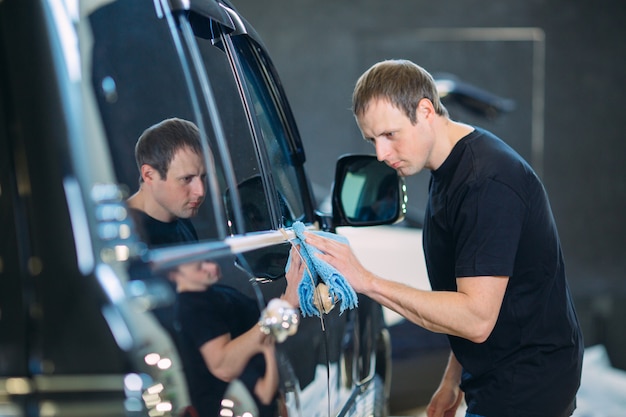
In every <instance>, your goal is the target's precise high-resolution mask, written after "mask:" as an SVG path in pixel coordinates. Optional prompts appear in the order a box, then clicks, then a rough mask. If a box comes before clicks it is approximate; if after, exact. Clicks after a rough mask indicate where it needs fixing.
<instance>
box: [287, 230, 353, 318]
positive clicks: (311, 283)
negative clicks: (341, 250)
mask: <svg viewBox="0 0 626 417" xmlns="http://www.w3.org/2000/svg"><path fill="white" fill-rule="evenodd" d="M293 231H294V232H295V234H296V238H295V239H294V242H293V243H294V244H296V245H300V254H301V255H302V258H303V259H304V262H305V263H306V268H305V269H304V275H303V277H302V279H301V280H300V285H299V286H298V297H299V299H300V310H301V311H302V315H303V316H304V317H306V316H313V315H315V316H318V317H320V316H321V313H320V312H319V311H318V309H317V308H316V307H315V304H314V303H313V300H314V297H315V282H317V280H316V277H317V276H319V277H320V278H321V279H322V281H323V282H324V284H326V285H327V286H328V292H329V294H330V295H331V296H332V297H333V300H335V301H341V307H340V310H339V312H340V314H341V313H343V312H344V311H345V310H346V309H347V308H354V307H356V306H357V305H358V298H357V295H356V292H354V290H353V289H352V287H351V286H350V284H348V281H346V279H345V278H344V277H343V275H341V274H340V273H339V272H338V271H337V270H336V269H335V268H333V267H332V266H330V265H329V264H328V263H326V262H324V261H322V260H321V259H319V258H318V257H317V256H315V254H316V253H319V252H320V251H319V250H318V249H317V248H315V247H313V246H311V245H309V244H307V243H305V241H304V239H305V238H304V231H305V226H304V223H302V222H300V221H297V222H295V223H294V224H293ZM311 233H314V234H316V235H320V236H322V237H327V238H331V239H334V240H337V241H339V242H341V243H346V244H347V243H348V239H346V238H345V237H344V236H340V235H337V234H334V233H328V232H320V231H312V232H311ZM290 264H291V256H290V257H289V260H288V261H287V265H286V266H285V272H286V271H287V270H288V269H289V265H290ZM309 271H310V273H311V274H313V277H311V276H310V275H309Z"/></svg>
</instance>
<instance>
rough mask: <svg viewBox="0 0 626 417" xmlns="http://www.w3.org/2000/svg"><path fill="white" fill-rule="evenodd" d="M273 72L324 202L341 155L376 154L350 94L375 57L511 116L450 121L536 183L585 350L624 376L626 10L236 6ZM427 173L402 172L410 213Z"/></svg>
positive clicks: (602, 5) (400, 2) (277, 2)
mask: <svg viewBox="0 0 626 417" xmlns="http://www.w3.org/2000/svg"><path fill="white" fill-rule="evenodd" d="M235 5H236V7H237V8H238V9H239V10H240V11H241V12H242V13H243V14H244V16H246V17H247V18H248V20H250V21H251V22H252V24H253V25H254V26H255V27H256V29H257V31H258V32H259V34H260V35H261V37H262V38H263V39H264V42H265V44H266V46H267V47H268V49H269V51H270V53H271V54H272V57H273V59H274V63H275V65H276V67H277V70H278V73H279V75H280V76H281V77H282V80H283V83H284V87H285V89H286V91H287V95H288V96H289V98H290V100H291V105H292V107H293V111H294V113H295V117H296V119H297V121H298V123H299V127H300V134H301V136H302V139H303V142H304V147H305V150H306V152H307V166H308V172H309V174H310V177H311V179H312V181H313V186H314V189H315V190H316V193H317V194H318V196H319V197H320V198H323V196H324V193H325V192H326V191H327V190H328V188H329V187H330V186H331V184H332V181H333V178H332V173H333V172H334V164H335V160H336V159H337V157H338V156H339V155H341V154H344V153H358V152H366V153H372V152H373V148H371V146H370V145H368V144H366V143H365V142H364V141H363V140H362V138H361V135H360V133H359V131H358V129H357V127H356V124H355V123H354V119H353V117H352V114H351V111H350V100H351V93H352V89H353V86H354V83H355V81H356V79H357V78H358V76H359V75H360V74H361V73H363V71H365V70H366V69H367V68H369V67H370V66H371V65H372V64H374V63H375V62H377V61H379V60H382V59H388V58H406V59H410V60H413V61H414V62H416V63H418V64H420V65H422V66H423V67H425V68H426V69H427V70H429V71H430V72H431V73H433V74H439V73H448V74H452V75H454V76H456V77H458V78H460V79H461V80H463V81H465V82H469V83H471V84H473V85H475V86H478V87H480V88H482V89H485V90H487V91H490V92H492V93H494V94H496V95H499V96H501V97H506V98H509V99H512V100H513V101H514V102H515V109H514V110H513V111H512V112H511V113H508V114H506V115H503V116H501V117H497V118H493V119H485V118H483V117H478V116H476V115H474V114H471V113H468V112H466V111H464V110H463V109H461V108H457V107H455V106H453V105H450V106H449V107H448V109H449V110H450V113H451V115H452V117H453V118H455V119H457V120H461V121H465V122H468V123H475V124H479V125H481V126H483V127H485V128H487V129H490V130H492V131H493V132H494V133H496V134H498V135H500V136H501V137H502V138H503V139H504V140H505V141H506V142H508V143H509V144H510V145H512V146H513V147H514V148H515V149H516V150H517V151H518V152H519V153H520V154H522V156H524V157H525V158H526V159H527V160H528V161H529V162H530V163H531V164H532V165H533V167H534V168H535V170H536V171H537V172H538V173H539V175H540V176H541V177H542V179H543V181H544V184H545V186H546V188H547V191H548V194H549V196H550V199H551V203H552V207H553V210H554V214H555V217H556V221H557V225H558V227H559V232H560V236H561V240H562V244H563V250H564V255H565V258H566V262H567V263H566V265H567V269H568V274H569V279H570V285H571V289H572V292H573V295H574V298H575V303H576V307H577V310H578V314H579V318H580V321H581V324H582V326H583V331H584V336H585V342H586V345H587V346H592V345H598V344H601V345H604V346H605V347H606V350H607V352H608V355H609V358H610V360H611V363H612V364H613V365H614V366H615V367H617V368H621V369H626V325H625V324H624V320H625V319H626V281H625V277H624V275H625V273H626V221H625V220H624V216H625V215H626V163H625V162H624V157H626V138H625V137H624V136H625V135H624V132H625V131H626V116H625V115H624V103H625V101H626V88H625V87H624V86H625V84H626V42H624V40H625V39H626V2H624V1H618V0H610V1H602V0H601V1H596V2H591V1H581V0H574V1H572V0H550V1H547V0H528V1H524V2H519V1H512V0H504V1H484V0H463V1H439V2H424V1H407V0H395V1H389V0H386V1H383V0H351V1H336V0H333V1H330V0H315V1H313V0H289V1H288V0H263V1H259V0H235ZM428 176H429V173H427V172H425V173H421V174H419V175H417V176H415V177H411V178H410V179H409V181H408V185H409V205H410V211H409V213H410V214H411V215H412V216H414V217H415V218H419V217H420V216H421V213H422V211H423V206H424V202H425V198H426V185H427V181H428Z"/></svg>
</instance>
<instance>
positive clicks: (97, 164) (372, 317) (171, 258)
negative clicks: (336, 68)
mask: <svg viewBox="0 0 626 417" xmlns="http://www.w3.org/2000/svg"><path fill="white" fill-rule="evenodd" d="M169 117H179V118H183V119H187V120H191V121H193V122H194V123H195V124H196V125H197V126H198V127H199V128H200V131H201V136H202V140H203V144H204V156H205V163H206V166H207V171H208V181H207V190H208V192H207V202H206V203H205V204H204V205H203V206H202V209H201V212H200V214H199V215H198V216H197V217H196V218H194V219H193V222H194V225H195V227H196V229H197V231H198V234H199V237H200V240H199V242H196V243H190V244H184V245H174V246H166V247H160V248H157V249H148V248H147V246H146V245H145V244H144V242H142V241H141V240H140V239H139V238H138V235H137V233H136V225H135V224H134V223H133V221H132V219H131V218H130V217H129V216H128V210H127V207H126V204H125V198H126V197H128V196H129V195H130V194H131V193H133V192H134V191H135V190H136V189H137V177H138V174H137V167H136V166H135V161H134V154H133V150H134V145H135V142H136V140H137V138H138V137H139V135H140V134H141V133H142V131H143V130H144V129H146V128H147V127H148V126H150V125H152V124H154V123H156V122H158V121H160V120H163V119H165V118H169ZM304 164H305V155H304V150H303V146H302V143H301V140H300V137H299V134H298V129H297V126H296V124H295V122H294V118H293V116H292V114H291V111H290V108H289V104H288V101H287V98H286V97H285V95H284V92H283V89H282V86H281V83H280V80H279V78H278V76H277V73H276V71H275V69H274V67H273V65H272V63H271V60H270V58H269V56H268V55H267V52H266V49H265V48H264V46H263V44H262V42H261V41H260V39H259V37H258V35H257V34H256V33H255V31H254V29H253V28H252V27H251V26H250V25H249V24H248V22H247V21H246V20H245V19H244V18H243V17H242V16H240V15H239V14H238V12H237V11H236V9H235V8H234V6H233V5H231V4H230V3H229V2H225V1H223V2H218V1H215V0H187V1H184V0H180V1H178V0H172V1H169V2H168V1H167V0H154V1H147V0H118V1H112V0H90V1H80V2H79V1H61V0H39V1H36V0H4V1H0V233H1V236H2V239H0V415H1V416H33V417H34V416H44V415H55V416H80V417H87V416H98V417H105V416H157V415H158V416H176V415H185V414H186V415H189V416H193V415H194V410H193V408H192V407H190V400H189V394H188V390H187V383H186V379H185V374H184V370H183V368H182V365H181V360H180V352H179V351H178V350H177V348H176V344H175V342H174V339H173V337H172V335H171V334H170V333H169V332H168V331H167V330H166V329H165V327H164V326H163V323H162V321H159V320H158V319H157V316H156V315H155V314H154V312H155V311H159V309H163V308H167V307H168V306H171V305H172V303H173V300H174V297H175V294H174V293H173V291H172V289H171V287H170V286H169V284H168V283H167V281H166V280H164V279H162V277H163V274H164V271H165V270H167V269H168V268H172V267H175V266H177V265H179V264H183V263H187V262H193V261H198V260H209V261H212V262H217V263H219V265H220V267H221V269H222V272H223V276H224V278H223V281H224V283H225V284H227V285H229V286H232V287H233V288H236V289H238V290H239V291H241V292H243V293H244V294H246V295H249V296H251V297H253V298H254V299H256V300H257V302H258V303H259V305H260V307H261V308H263V307H264V306H265V305H266V303H267V302H268V301H269V300H271V299H272V298H274V297H276V296H277V295H279V294H280V293H281V292H282V291H283V289H284V287H285V264H286V262H287V257H288V254H289V249H290V247H291V243H290V240H291V239H293V237H294V232H293V230H292V226H293V224H294V223H295V222H302V223H304V224H305V226H306V227H307V228H308V229H309V230H313V231H316V230H324V231H331V232H332V231H334V230H335V228H336V227H337V226H342V225H349V224H353V225H357V226H358V225H360V226H366V225H376V224H391V223H393V222H395V221H397V220H398V219H399V218H400V217H401V216H402V212H403V201H404V199H403V198H404V197H403V195H402V192H401V181H400V180H399V179H397V178H395V177H394V178H395V179H394V181H392V183H393V184H392V185H391V187H393V188H394V191H397V192H396V193H395V195H396V197H397V198H396V204H395V206H394V208H393V210H392V211H391V212H389V213H388V214H387V215H386V218H382V217H381V216H378V217H377V216H376V215H371V214H369V215H368V217H367V218H363V217H361V215H360V214H359V213H360V212H361V211H362V210H361V209H362V208H364V207H365V206H368V205H370V204H371V203H372V201H373V200H375V199H376V198H377V197H376V196H377V195H381V193H380V190H379V188H380V187H382V186H384V185H383V182H382V181H380V179H382V178H385V177H387V176H388V175H391V176H395V172H394V171H393V170H391V169H390V168H388V167H386V166H385V165H383V164H380V163H378V162H377V161H376V160H375V158H372V157H348V158H344V159H341V160H340V161H339V162H338V165H337V181H336V187H335V190H334V195H335V198H334V199H333V213H332V214H328V215H325V214H321V213H320V212H318V211H316V202H315V200H314V198H313V196H312V193H311V190H310V185H309V181H308V178H307V175H306V172H305V169H304ZM385 170H387V171H385ZM381 173H382V174H384V175H381ZM376 181H380V182H376ZM344 183H346V184H347V185H346V187H345V188H344V187H343V184H344ZM342 190H348V191H347V192H342ZM348 199H350V200H351V201H350V202H348V201H346V200H348ZM137 271H141V273H139V272H137ZM277 356H278V358H277V359H278V363H279V371H280V379H281V381H280V386H279V397H280V398H281V407H280V412H279V414H280V415H282V416H303V417H312V416H344V415H354V416H365V415H367V416H370V415H375V416H383V415H385V414H386V409H387V398H388V395H389V384H390V378H389V372H390V369H391V366H390V363H389V358H390V344H389V337H388V332H387V330H386V328H385V325H384V321H383V316H382V310H381V307H380V305H378V304H376V303H374V302H372V301H371V300H369V299H367V298H365V297H361V296H360V297H359V300H358V308H354V309H348V310H346V311H344V312H343V313H340V308H334V309H332V310H330V311H329V312H328V313H327V314H322V315H321V317H316V316H311V317H301V318H300V322H299V325H298V330H297V332H296V333H295V334H294V335H292V336H290V337H289V338H287V339H286V340H285V341H284V342H282V343H280V344H278V345H277ZM227 397H229V398H226V399H230V400H232V401H231V402H230V403H229V402H228V401H224V402H223V405H224V408H225V409H224V413H225V414H222V415H241V414H238V413H240V412H241V411H242V410H244V411H250V410H253V406H252V405H251V404H247V403H246V402H245V401H244V399H245V398H246V393H245V389H243V391H242V389H241V384H237V383H233V384H232V389H231V390H229V391H227ZM246 407H251V408H249V409H248V408H246ZM228 413H231V414H228ZM249 415H254V414H249Z"/></svg>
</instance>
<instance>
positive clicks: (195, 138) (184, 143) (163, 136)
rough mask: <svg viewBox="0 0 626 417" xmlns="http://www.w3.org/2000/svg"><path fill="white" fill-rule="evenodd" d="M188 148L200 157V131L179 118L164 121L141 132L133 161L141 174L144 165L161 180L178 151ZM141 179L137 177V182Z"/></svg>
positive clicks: (190, 123) (165, 175)
mask: <svg viewBox="0 0 626 417" xmlns="http://www.w3.org/2000/svg"><path fill="white" fill-rule="evenodd" d="M184 148H188V149H190V150H191V151H193V152H194V153H196V154H198V155H202V145H201V143H200V131H199V130H198V127H197V126H196V125H195V124H194V123H192V122H190V121H188V120H183V119H179V118H176V117H174V118H171V119H165V120H163V121H161V122H159V123H157V124H155V125H152V126H150V127H149V128H147V129H146V130H144V131H143V133H142V134H141V136H140V137H139V139H138V140H137V144H136V145H135V161H136V162H137V169H138V170H139V172H141V167H142V166H143V165H144V164H147V165H150V166H151V167H152V168H154V169H155V170H156V171H157V172H158V173H159V175H160V176H161V179H165V178H166V177H167V171H168V169H169V167H170V163H171V162H172V159H173V158H174V155H176V152H178V151H179V150H180V149H184ZM142 181H143V179H142V178H141V175H140V176H139V182H140V183H141V182H142Z"/></svg>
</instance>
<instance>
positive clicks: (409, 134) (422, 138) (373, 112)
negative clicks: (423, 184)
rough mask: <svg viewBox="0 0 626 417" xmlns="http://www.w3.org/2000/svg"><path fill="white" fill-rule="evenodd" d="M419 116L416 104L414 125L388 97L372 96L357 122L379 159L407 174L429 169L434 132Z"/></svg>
mask: <svg viewBox="0 0 626 417" xmlns="http://www.w3.org/2000/svg"><path fill="white" fill-rule="evenodd" d="M421 118H422V117H421V115H420V110H419V107H418V111H417V123H416V124H414V125H413V124H411V120H410V119H409V118H408V117H407V116H406V115H405V114H404V112H403V111H402V110H400V109H399V108H397V107H395V106H393V105H392V104H391V103H390V102H389V101H388V100H386V99H373V100H371V101H370V102H369V105H368V106H367V108H366V110H365V112H364V113H363V114H362V115H360V116H358V117H357V123H358V125H359V128H360V129H361V132H362V133H363V137H364V138H365V139H366V140H367V141H369V142H370V143H372V144H373V145H374V147H375V148H376V156H377V158H378V160H379V161H383V162H385V163H386V164H387V165H389V166H390V167H392V168H393V169H395V170H396V171H397V172H398V174H399V175H401V176H405V177H406V176H409V175H413V174H416V173H417V172H419V171H421V170H422V169H423V168H430V166H429V159H430V156H431V152H432V149H433V143H434V135H433V132H432V129H431V128H430V125H429V124H428V123H427V122H426V121H425V120H421Z"/></svg>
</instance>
